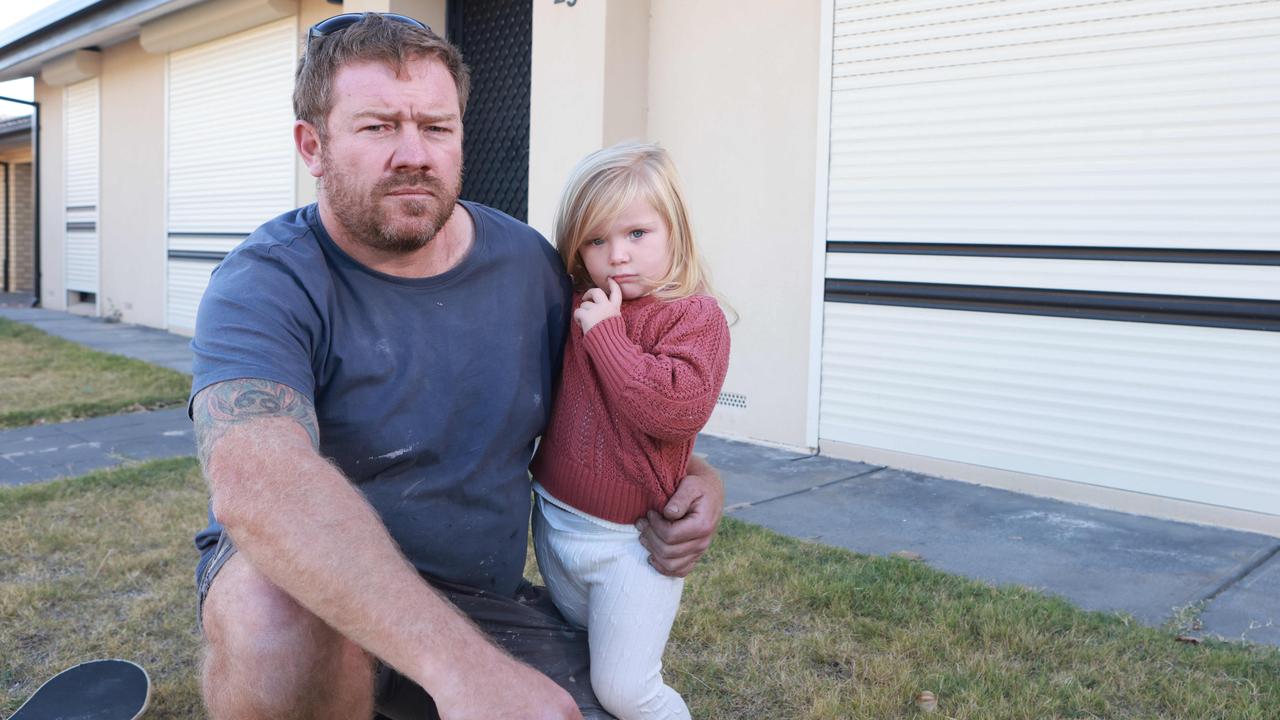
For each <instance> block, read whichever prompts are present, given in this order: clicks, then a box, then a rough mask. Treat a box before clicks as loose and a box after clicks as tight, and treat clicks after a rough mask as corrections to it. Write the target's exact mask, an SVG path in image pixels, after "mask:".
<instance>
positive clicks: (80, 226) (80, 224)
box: [67, 222, 98, 232]
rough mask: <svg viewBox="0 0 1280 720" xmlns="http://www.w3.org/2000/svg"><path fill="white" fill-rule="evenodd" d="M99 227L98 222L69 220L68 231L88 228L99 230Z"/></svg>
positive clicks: (91, 230) (90, 230)
mask: <svg viewBox="0 0 1280 720" xmlns="http://www.w3.org/2000/svg"><path fill="white" fill-rule="evenodd" d="M97 229H98V223H96V222H69V223H67V232H72V231H85V230H87V231H89V232H93V231H94V230H97Z"/></svg>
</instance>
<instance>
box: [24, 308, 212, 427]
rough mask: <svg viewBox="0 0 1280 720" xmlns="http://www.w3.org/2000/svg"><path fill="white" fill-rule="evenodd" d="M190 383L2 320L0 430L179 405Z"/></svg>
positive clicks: (166, 371) (158, 369)
mask: <svg viewBox="0 0 1280 720" xmlns="http://www.w3.org/2000/svg"><path fill="white" fill-rule="evenodd" d="M190 389H191V379H190V378H189V377H187V376H186V375H183V374H182V373H179V372H176V371H173V370H169V369H168V368H161V367H156V366H154V365H149V364H147V363H144V362H142V361H139V360H134V359H132V358H126V357H121V356H119V355H110V354H107V353H100V352H96V351H94V350H89V349H88V348H85V347H82V346H80V345H77V344H75V343H73V342H69V341H67V340H63V339H61V338H56V337H52V336H50V335H47V334H45V333H43V332H41V331H39V330H37V329H35V328H33V327H31V326H29V325H24V324H22V323H16V322H13V321H10V320H5V319H4V318H0V428H11V427H19V426H23V425H31V424H33V423H45V422H61V421H64V420H72V419H76V418H85V417H96V416H99V415H111V414H114V413H118V412H122V411H125V410H141V409H148V408H157V407H164V406H167V405H178V404H181V403H182V402H183V401H185V400H186V397H187V393H188V391H190Z"/></svg>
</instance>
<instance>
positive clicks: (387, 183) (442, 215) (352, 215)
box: [320, 154, 462, 254]
mask: <svg viewBox="0 0 1280 720" xmlns="http://www.w3.org/2000/svg"><path fill="white" fill-rule="evenodd" d="M321 161H322V162H323V163H324V179H323V181H322V182H321V184H320V191H321V192H322V193H323V194H324V197H325V199H326V200H327V201H328V204H329V208H330V209H331V210H332V211H333V214H334V216H335V217H337V219H338V222H339V223H341V224H342V227H343V229H345V230H346V231H347V235H348V237H350V238H351V239H352V240H354V241H355V242H358V243H361V244H363V245H367V246H369V247H371V248H374V249H376V250H382V251H385V252H391V253H396V254H403V253H409V252H413V251H414V250H418V249H420V248H422V247H424V246H426V244H427V243H429V242H431V239H432V238H434V237H435V236H436V233H438V232H440V228H442V227H444V224H445V222H447V221H448V220H449V216H450V215H452V214H453V208H454V205H455V204H456V203H457V201H458V192H459V190H460V189H461V186H462V170H461V168H459V170H458V177H457V178H454V182H453V183H452V184H450V183H448V182H447V181H445V180H442V179H440V178H439V177H436V176H435V175H432V174H430V173H427V172H425V171H414V172H404V173H397V174H395V175H392V176H390V177H384V178H382V179H380V180H378V182H376V183H375V184H374V185H373V187H372V188H371V189H370V190H369V191H368V192H362V191H361V189H360V187H359V185H358V184H357V183H356V182H355V181H354V180H353V179H352V177H351V176H350V175H349V174H347V173H346V172H345V171H343V170H342V169H341V168H339V167H338V164H337V163H334V162H333V159H332V158H331V157H329V156H328V155H327V154H326V155H323V156H322V157H321ZM402 187H415V188H426V189H427V190H428V191H430V193H431V197H428V198H425V199H416V198H415V199H412V200H408V199H393V200H391V202H393V203H395V204H397V205H398V206H399V210H400V214H401V215H402V216H403V215H407V216H409V217H411V218H413V219H414V220H416V222H411V223H408V224H407V226H406V224H404V223H401V224H400V225H399V226H397V224H395V223H393V222H392V221H391V219H390V218H388V217H387V214H388V213H387V208H386V207H385V206H384V205H383V204H382V202H380V201H381V200H382V199H383V198H385V197H386V196H387V193H390V192H394V191H395V190H396V189H397V188H402Z"/></svg>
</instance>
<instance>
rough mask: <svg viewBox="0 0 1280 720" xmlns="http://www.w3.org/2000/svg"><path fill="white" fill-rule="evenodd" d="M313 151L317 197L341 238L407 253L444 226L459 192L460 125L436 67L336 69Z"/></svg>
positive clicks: (425, 62) (451, 91)
mask: <svg viewBox="0 0 1280 720" xmlns="http://www.w3.org/2000/svg"><path fill="white" fill-rule="evenodd" d="M333 99H334V103H333V109H332V110H331V111H330V112H329V118H328V130H327V133H326V135H327V137H326V139H325V141H324V142H322V144H321V152H320V162H321V178H322V179H321V193H322V195H323V197H322V199H323V200H324V201H325V202H326V203H327V204H328V206H329V208H330V210H331V211H332V212H333V214H334V216H335V217H336V218H337V219H338V222H339V223H341V224H342V226H343V229H344V230H345V231H346V233H347V235H348V238H349V239H350V240H352V241H354V242H358V243H362V244H365V245H368V246H370V247H373V248H376V249H379V250H384V251H389V252H396V253H408V252H412V251H414V250H417V249H419V248H421V247H423V246H425V245H426V244H427V243H428V242H429V241H430V240H431V238H433V237H435V235H436V233H437V232H438V231H439V230H440V228H441V227H442V226H443V225H444V223H445V221H446V220H448V219H449V216H450V214H452V213H453V208H454V204H455V203H456V202H457V199H458V193H459V191H460V190H461V188H462V118H461V116H460V114H459V111H458V90H457V87H456V86H455V85H454V82H453V78H452V77H451V76H450V75H449V71H448V70H447V69H446V68H445V66H444V65H443V64H442V63H440V62H439V61H437V60H434V59H430V58H424V59H419V60H411V61H409V62H407V63H405V66H404V70H403V72H402V73H401V75H400V76H399V77H397V76H396V75H395V73H394V72H393V71H392V69H391V68H389V67H387V66H385V65H383V64H381V63H372V62H370V63H357V64H352V65H347V66H345V67H343V68H342V69H340V70H339V71H338V74H337V75H336V76H335V77H334V82H333Z"/></svg>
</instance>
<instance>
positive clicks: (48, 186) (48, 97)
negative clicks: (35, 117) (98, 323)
mask: <svg viewBox="0 0 1280 720" xmlns="http://www.w3.org/2000/svg"><path fill="white" fill-rule="evenodd" d="M35 99H36V102H38V103H40V150H39V152H40V157H41V160H40V184H41V187H40V295H41V297H40V304H41V305H42V306H43V307H46V308H49V309H50V310H66V309H67V293H66V278H65V276H64V273H65V263H64V258H65V255H66V232H65V230H66V226H67V208H66V177H65V168H64V167H63V166H64V163H65V162H66V154H65V152H64V151H63V148H64V138H63V137H62V133H63V126H64V125H65V119H64V118H63V116H62V106H63V102H62V99H63V92H62V88H61V87H53V86H50V85H47V84H45V83H44V82H43V81H41V80H40V78H39V77H37V78H36V80H35Z"/></svg>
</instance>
